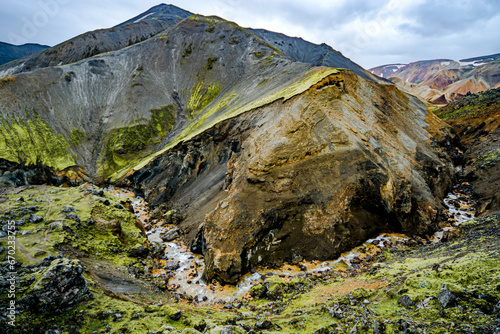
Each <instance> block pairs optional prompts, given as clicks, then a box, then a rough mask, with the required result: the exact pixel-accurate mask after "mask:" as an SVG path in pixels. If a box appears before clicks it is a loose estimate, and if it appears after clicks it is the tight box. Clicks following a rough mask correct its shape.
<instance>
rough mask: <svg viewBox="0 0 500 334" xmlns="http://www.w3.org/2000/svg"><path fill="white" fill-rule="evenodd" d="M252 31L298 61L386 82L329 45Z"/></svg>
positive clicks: (268, 32)
mask: <svg viewBox="0 0 500 334" xmlns="http://www.w3.org/2000/svg"><path fill="white" fill-rule="evenodd" d="M250 30H251V31H253V32H254V33H256V34H257V35H259V36H260V37H262V38H263V39H264V40H265V41H266V42H267V43H269V44H270V45H272V46H274V47H276V48H278V49H280V50H281V51H282V52H284V53H285V54H286V55H288V56H289V57H291V58H292V59H294V60H296V61H300V62H304V63H310V64H313V65H316V66H329V67H340V68H346V69H349V70H351V71H353V72H354V73H356V74H357V75H359V76H361V77H362V78H365V79H368V80H372V81H376V82H384V81H381V80H380V79H379V78H377V77H376V76H374V75H372V74H371V73H370V72H369V71H367V70H365V69H364V68H362V67H361V66H359V65H358V64H356V63H354V62H352V61H351V60H349V59H348V58H346V57H344V56H343V55H342V53H340V52H339V51H336V50H334V49H333V48H332V47H331V46H329V45H327V44H324V43H323V44H321V45H317V44H313V43H310V42H307V41H304V40H303V39H302V38H295V37H289V36H286V35H284V34H280V33H275V32H272V31H268V30H264V29H250Z"/></svg>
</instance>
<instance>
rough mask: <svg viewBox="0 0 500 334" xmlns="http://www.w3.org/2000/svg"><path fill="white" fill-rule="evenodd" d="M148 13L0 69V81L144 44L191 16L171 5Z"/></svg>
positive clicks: (82, 35) (88, 33)
mask: <svg viewBox="0 0 500 334" xmlns="http://www.w3.org/2000/svg"><path fill="white" fill-rule="evenodd" d="M150 11H151V13H150V14H151V15H150V16H148V17H147V18H145V19H142V20H141V19H140V18H137V19H135V20H134V19H133V20H132V21H131V22H129V21H127V22H124V23H123V24H120V25H118V26H116V27H113V28H109V29H100V30H95V31H90V32H87V33H84V34H81V35H79V36H77V37H74V38H72V39H70V40H68V41H65V42H63V43H61V44H58V45H56V46H54V47H52V48H49V49H47V50H44V51H41V52H38V53H35V54H33V55H30V56H28V57H25V58H23V59H19V60H17V61H14V62H11V63H9V64H5V65H3V66H0V77H5V76H9V75H15V74H18V73H23V72H28V71H33V70H35V69H38V68H44V67H50V66H59V65H65V64H70V63H74V62H77V61H79V60H82V59H85V58H89V57H92V56H95V55H97V54H101V53H105V52H110V51H115V50H120V49H122V48H125V47H127V46H131V45H134V44H136V43H139V42H141V41H144V40H146V39H148V38H150V37H152V36H154V35H156V34H158V33H159V32H161V31H163V30H165V29H167V28H168V27H171V26H172V25H174V24H176V23H178V22H180V21H181V20H183V19H185V18H186V17H189V16H191V15H192V14H191V13H189V12H187V11H184V10H181V9H178V8H177V7H175V6H172V5H159V6H156V7H153V8H152V9H150ZM148 12H149V11H148ZM155 15H158V16H155Z"/></svg>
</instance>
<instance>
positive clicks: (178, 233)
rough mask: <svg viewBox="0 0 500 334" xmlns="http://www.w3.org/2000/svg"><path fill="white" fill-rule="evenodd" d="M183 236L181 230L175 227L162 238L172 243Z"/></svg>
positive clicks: (162, 235) (163, 234) (161, 236)
mask: <svg viewBox="0 0 500 334" xmlns="http://www.w3.org/2000/svg"><path fill="white" fill-rule="evenodd" d="M180 236H181V230H179V229H178V228H177V227H174V228H172V229H170V230H168V231H166V232H165V233H162V234H161V235H160V238H161V239H162V240H163V241H165V242H170V241H174V240H175V239H177V238H179V237H180Z"/></svg>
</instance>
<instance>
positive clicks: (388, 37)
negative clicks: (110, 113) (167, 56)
mask: <svg viewBox="0 0 500 334" xmlns="http://www.w3.org/2000/svg"><path fill="white" fill-rule="evenodd" d="M171 1H172V2H171V3H172V4H173V5H176V6H178V7H181V8H183V9H185V10H188V11H190V12H193V13H196V14H202V15H217V16H220V17H222V18H224V19H227V20H230V21H234V22H236V23H238V24H239V25H241V26H243V27H252V28H264V29H268V30H272V31H276V32H281V33H284V34H286V35H289V36H294V37H302V38H304V39H305V40H308V41H310V42H313V43H318V44H319V43H326V44H329V45H330V46H332V47H333V48H334V49H336V50H338V51H340V52H342V53H343V54H344V55H345V56H347V57H349V58H351V60H353V61H355V62H357V63H358V64H360V65H361V66H363V67H365V68H370V67H373V66H377V65H383V64H390V63H409V62H412V61H416V60H424V59H435V58H450V59H455V60H458V59H463V58H468V57H475V56H484V55H488V54H493V53H500V36H499V35H500V34H499V32H500V1H498V0H471V1H461V0H308V1H304V0H251V1H250V0H213V1H210V0H171ZM0 3H1V6H0V41H3V42H7V43H12V44H23V43H28V42H31V43H39V44H46V45H51V46H52V45H55V44H58V43H60V42H63V41H65V40H67V39H69V38H72V37H74V36H76V35H79V34H81V33H84V32H87V31H90V30H95V29H100V28H108V27H111V26H114V25H117V24H119V23H121V22H123V21H126V20H128V19H130V18H132V17H134V16H136V15H138V14H140V13H142V12H144V11H146V10H148V9H149V8H150V7H153V6H155V5H157V4H159V3H161V2H159V1H155V0H140V1H137V0H120V1H118V0H86V1H81V0H23V1H19V0H1V2H0Z"/></svg>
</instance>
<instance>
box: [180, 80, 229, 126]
mask: <svg viewBox="0 0 500 334" xmlns="http://www.w3.org/2000/svg"><path fill="white" fill-rule="evenodd" d="M221 90H222V87H221V85H220V84H215V83H212V84H210V85H209V86H208V87H203V83H201V82H200V83H198V84H196V85H194V86H193V88H191V96H190V98H189V101H188V103H187V106H186V112H187V114H188V115H189V116H190V117H191V118H194V117H195V116H197V115H198V113H199V111H200V110H202V109H203V108H205V107H206V106H207V105H208V104H210V102H212V101H213V100H215V99H216V98H217V96H219V94H220V91H221Z"/></svg>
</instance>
